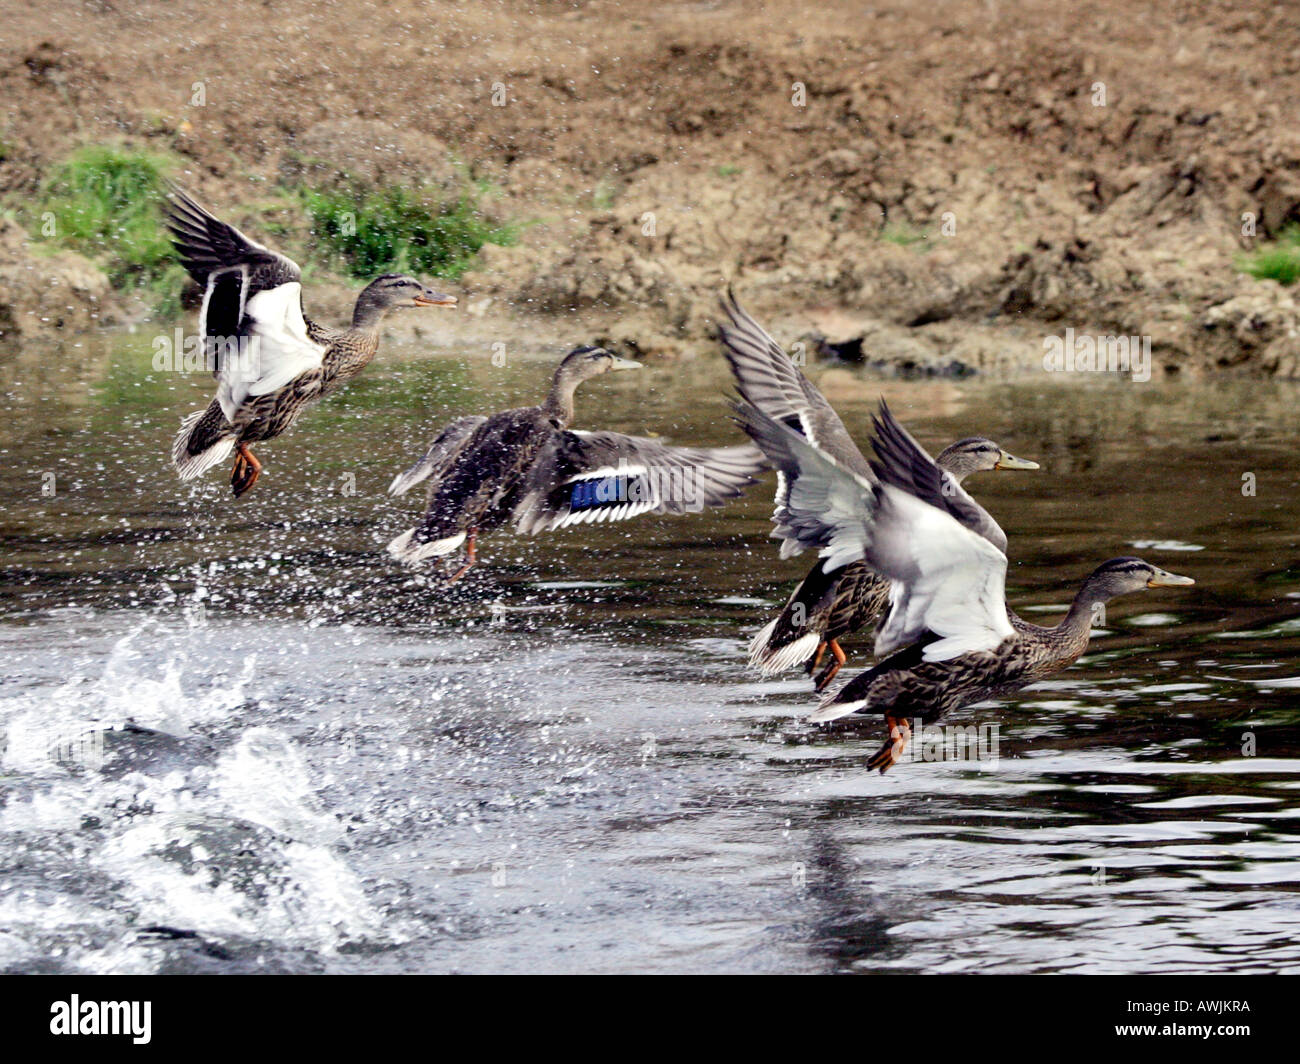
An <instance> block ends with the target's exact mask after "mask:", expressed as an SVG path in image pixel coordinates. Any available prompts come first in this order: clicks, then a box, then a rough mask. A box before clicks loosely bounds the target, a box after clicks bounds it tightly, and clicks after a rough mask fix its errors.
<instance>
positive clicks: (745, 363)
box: [718, 290, 868, 475]
mask: <svg viewBox="0 0 1300 1064" xmlns="http://www.w3.org/2000/svg"><path fill="white" fill-rule="evenodd" d="M722 310H723V313H724V314H726V315H727V319H728V320H727V321H726V322H723V323H720V324H719V326H718V336H719V339H721V341H722V346H723V352H722V353H723V355H725V356H726V359H727V361H728V362H729V363H730V364H731V370H732V373H733V374H735V377H736V386H737V387H738V388H739V389H740V394H741V396H742V397H743V398H744V400H745V401H746V402H747V403H749V404H750V405H751V406H756V407H758V408H759V409H760V410H762V411H763V412H764V413H766V414H767V415H768V416H769V417H773V418H776V420H778V421H782V422H784V423H785V424H786V425H787V426H788V427H789V428H792V429H794V430H795V431H796V432H798V433H800V434H801V435H803V436H804V437H805V438H806V439H807V440H809V441H810V442H811V443H812V444H813V445H814V446H816V447H820V448H821V449H822V450H823V451H825V452H826V453H827V454H829V455H830V456H831V457H832V458H834V459H835V461H837V462H838V463H839V464H840V465H843V466H846V467H847V468H849V469H851V470H853V471H854V472H855V473H862V474H864V475H866V474H867V473H868V463H867V460H866V458H864V457H863V455H862V452H861V451H860V450H859V449H858V445H857V444H856V443H854V442H853V437H852V436H850V435H849V432H848V429H846V428H845V427H844V422H842V421H841V420H840V417H839V415H838V414H837V413H835V410H834V409H833V408H832V407H831V404H830V403H829V402H827V400H826V397H825V396H824V395H822V393H821V392H820V391H818V390H817V388H816V387H815V386H814V385H813V383H812V382H811V381H810V380H809V379H808V378H807V377H805V376H804V375H803V373H802V372H801V371H800V369H799V367H798V366H796V365H795V364H794V362H793V360H792V359H791V358H790V356H789V355H788V354H786V353H785V351H784V350H783V349H782V347H781V345H780V344H778V343H777V342H776V341H775V340H774V339H772V337H771V336H770V335H769V334H768V333H767V331H766V330H765V329H764V328H763V327H762V326H761V325H759V324H758V322H756V321H755V320H754V319H753V318H752V317H750V315H749V314H748V313H747V312H746V311H745V310H743V309H742V308H741V306H740V304H739V303H738V302H736V297H735V295H734V294H733V293H732V292H731V291H730V290H728V292H727V295H726V297H725V298H723V300H722Z"/></svg>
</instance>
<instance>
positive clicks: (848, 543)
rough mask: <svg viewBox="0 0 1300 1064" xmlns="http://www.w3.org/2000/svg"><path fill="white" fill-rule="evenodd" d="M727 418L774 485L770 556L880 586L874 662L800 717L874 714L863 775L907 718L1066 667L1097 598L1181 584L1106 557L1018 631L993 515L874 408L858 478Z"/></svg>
mask: <svg viewBox="0 0 1300 1064" xmlns="http://www.w3.org/2000/svg"><path fill="white" fill-rule="evenodd" d="M786 401H787V402H789V403H790V404H793V405H794V406H795V407H796V408H797V411H798V413H800V414H802V415H803V416H807V414H808V411H807V401H806V399H801V398H800V397H799V396H798V395H795V394H793V393H790V392H788V391H787V396H786ZM774 405H775V404H774ZM735 410H736V415H737V418H738V420H739V421H740V423H741V425H742V426H743V427H744V428H745V430H746V431H747V432H748V433H749V434H750V436H751V437H752V438H753V439H754V440H755V441H756V442H757V443H758V444H759V446H760V447H761V448H762V449H763V451H764V453H765V454H767V456H768V458H769V459H771V461H772V462H773V464H775V465H776V467H777V468H778V470H779V471H780V475H781V476H782V478H783V481H784V490H783V492H782V494H781V496H780V497H779V498H778V505H777V509H776V513H775V515H774V517H773V521H774V523H775V525H776V532H775V534H776V535H777V536H778V537H779V538H780V539H781V540H782V549H783V550H788V551H790V552H797V551H799V550H803V549H805V548H809V547H812V548H816V549H817V550H818V551H819V552H820V554H821V557H822V560H823V561H824V562H825V563H826V566H827V568H828V569H834V568H836V567H838V566H842V565H846V564H848V563H850V562H853V561H857V560H863V561H865V562H866V563H867V564H868V565H870V566H871V568H872V569H874V570H876V571H877V572H878V573H880V574H881V575H882V576H884V577H885V578H886V579H888V580H889V581H890V582H891V585H892V594H891V603H890V606H889V612H888V614H887V615H886V618H885V620H884V623H883V624H882V625H881V626H880V628H879V629H878V631H877V635H876V647H875V649H876V654H877V656H878V657H879V658H880V659H881V660H880V661H879V662H878V663H877V664H876V665H875V666H874V667H873V668H871V669H868V670H867V671H865V672H863V673H861V674H859V675H858V676H856V677H854V678H853V679H852V680H850V681H849V682H848V683H847V684H845V685H844V686H843V687H842V688H840V690H839V691H837V692H835V693H834V694H832V695H830V696H829V697H827V698H826V699H825V700H824V701H823V702H822V704H821V706H820V708H819V709H818V710H817V711H816V712H815V713H813V714H812V716H811V717H809V718H808V719H809V720H810V721H831V720H837V719H840V718H843V717H849V716H858V717H860V716H870V715H879V716H882V717H883V718H884V721H885V725H886V727H887V729H888V731H889V738H888V739H887V740H886V741H885V743H884V745H883V746H881V748H880V749H879V750H878V751H877V752H876V753H875V754H874V755H873V756H872V757H871V759H870V760H869V761H868V762H867V764H868V766H869V767H870V768H877V769H879V770H880V771H881V772H884V771H886V770H887V769H888V768H889V767H890V766H891V765H893V764H895V763H896V762H897V761H898V759H899V758H900V757H901V755H902V753H903V751H904V749H905V748H906V746H907V743H908V740H909V739H910V736H911V721H912V720H913V719H919V720H922V721H926V722H934V721H937V720H939V719H940V718H941V717H943V716H944V715H945V714H946V713H950V712H952V711H953V710H956V709H960V708H962V707H964V706H968V705H971V704H973V703H975V702H980V701H983V700H985V699H988V698H994V697H998V696H1001V695H1004V694H1009V693H1011V692H1014V691H1017V690H1019V689H1020V688H1022V687H1024V686H1025V685H1026V684H1030V683H1033V682H1035V681H1037V680H1040V679H1042V678H1044V677H1046V676H1050V675H1051V674H1053V673H1055V672H1059V671H1060V670H1061V669H1064V668H1065V667H1066V666H1068V665H1070V664H1071V663H1072V662H1074V661H1075V660H1076V659H1077V658H1078V657H1079V656H1080V655H1081V654H1082V653H1083V651H1084V650H1085V649H1086V647H1087V645H1088V638H1089V636H1090V634H1091V630H1092V616H1093V608H1094V606H1096V605H1097V604H1098V603H1105V602H1107V601H1109V600H1110V599H1112V598H1115V597H1116V596H1118V595H1124V594H1128V593H1130V592H1134V591H1141V590H1144V589H1146V588H1162V587H1183V586H1186V585H1189V584H1192V583H1194V581H1193V580H1192V579H1191V578H1190V577H1186V576H1176V575H1175V574H1173V573H1169V572H1166V571H1165V570H1163V569H1161V568H1159V567H1157V566H1155V565H1152V564H1151V563H1150V562H1146V561H1143V560H1142V559H1141V558H1132V557H1125V558H1112V559H1111V560H1110V561H1108V562H1104V563H1103V564H1101V565H1099V566H1098V567H1097V568H1096V569H1094V570H1093V572H1092V573H1091V574H1090V575H1089V576H1088V578H1087V579H1086V580H1085V581H1084V582H1083V586H1082V587H1081V588H1080V589H1079V591H1078V593H1077V594H1076V595H1075V597H1074V601H1073V603H1072V604H1071V606H1070V608H1069V610H1068V612H1067V613H1066V615H1065V617H1064V618H1063V619H1062V620H1061V622H1060V623H1059V624H1057V625H1054V626H1051V627H1040V626H1039V625H1035V624H1030V623H1028V622H1027V621H1024V620H1022V619H1021V618H1020V617H1018V616H1017V615H1016V614H1015V613H1013V612H1012V611H1011V610H1010V609H1008V607H1007V603H1006V574H1007V556H1006V553H1005V543H1006V537H1005V536H1001V537H1000V538H1001V544H1002V545H999V544H998V543H997V542H995V539H994V538H993V537H991V536H990V535H989V533H990V531H991V530H992V529H993V528H996V527H997V526H996V524H995V523H994V522H993V519H992V518H991V517H990V516H989V515H988V513H987V512H986V511H985V510H984V509H983V508H982V507H981V506H980V505H979V504H978V503H976V502H975V501H974V500H973V499H972V498H971V497H970V496H969V495H967V494H966V493H965V492H964V491H963V490H962V489H961V488H960V487H959V486H955V485H953V484H951V482H950V481H949V480H948V479H947V478H946V475H945V473H944V472H943V470H941V469H940V468H939V467H938V465H937V464H936V463H935V462H934V460H933V459H932V458H931V457H930V456H929V455H928V454H926V452H925V450H924V449H923V448H922V447H921V446H920V444H918V443H917V442H916V441H915V440H914V439H912V437H911V436H910V435H909V434H908V433H907V431H906V430H905V429H904V428H903V427H902V426H901V425H900V424H899V423H898V422H897V421H896V420H895V419H894V417H893V415H892V414H891V413H890V411H889V408H888V407H887V406H886V405H885V404H884V403H883V402H882V403H881V406H880V413H879V415H878V416H877V417H876V418H875V419H874V421H873V424H874V429H875V438H874V440H873V444H872V446H873V450H874V452H875V458H874V459H873V460H872V461H871V462H870V463H869V468H868V469H867V470H865V471H861V470H857V469H852V468H850V467H849V466H848V465H847V464H846V463H843V462H841V461H839V460H838V459H837V458H835V457H834V456H832V455H831V454H829V453H828V452H827V451H826V450H825V449H824V448H823V447H822V446H819V445H818V444H817V443H816V442H815V441H814V440H811V439H809V438H808V436H806V435H805V434H803V433H801V432H799V431H796V430H795V429H793V428H791V427H790V425H789V424H787V423H786V421H785V420H783V419H781V418H779V417H778V416H773V414H772V413H771V412H770V411H768V410H763V409H760V408H759V407H757V406H755V405H753V404H752V403H749V402H746V401H745V400H743V399H741V400H738V401H737V402H736V404H735ZM998 532H999V533H1000V532H1001V530H1000V529H999V530H998Z"/></svg>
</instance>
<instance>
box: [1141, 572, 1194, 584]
mask: <svg viewBox="0 0 1300 1064" xmlns="http://www.w3.org/2000/svg"><path fill="white" fill-rule="evenodd" d="M1194 583H1196V581H1195V580H1193V579H1192V578H1191V577H1190V576H1177V575H1175V574H1174V573H1167V572H1165V571H1164V570H1163V569H1157V570H1156V571H1155V575H1154V576H1152V577H1151V578H1150V579H1149V580H1148V581H1147V587H1187V585H1188V584H1194Z"/></svg>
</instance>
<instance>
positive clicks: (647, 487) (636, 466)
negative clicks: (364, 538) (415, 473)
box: [514, 431, 767, 533]
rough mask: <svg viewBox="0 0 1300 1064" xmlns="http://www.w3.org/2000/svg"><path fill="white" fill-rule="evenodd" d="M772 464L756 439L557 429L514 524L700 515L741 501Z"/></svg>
mask: <svg viewBox="0 0 1300 1064" xmlns="http://www.w3.org/2000/svg"><path fill="white" fill-rule="evenodd" d="M766 468H767V462H766V461H765V460H764V458H763V453H762V452H761V451H760V450H759V449H758V448H757V447H754V446H752V445H749V444H744V445H741V446H739V447H670V446H668V445H666V444H663V443H660V442H659V441H658V440H651V439H646V438H644V437H641V436H624V435H622V434H620V433H617V432H572V431H564V432H557V433H555V435H554V437H553V438H552V439H551V440H550V441H549V442H548V443H547V445H546V446H545V447H543V448H542V450H541V451H540V452H539V454H538V456H537V458H536V460H535V461H534V462H533V464H532V466H531V467H530V468H529V470H528V472H527V474H526V476H525V480H524V486H523V491H522V493H521V497H520V501H519V503H518V505H517V506H516V507H515V511H514V522H515V530H516V531H518V532H528V533H537V532H542V531H549V530H551V529H555V528H564V527H566V526H568V525H574V524H581V523H590V522H593V521H623V520H626V519H627V518H630V517H636V516H638V515H639V514H644V513H672V514H680V513H687V512H691V513H698V512H699V511H700V510H703V509H704V507H705V506H706V505H707V506H719V505H721V504H722V503H724V502H726V501H727V500H728V499H734V498H735V497H736V496H738V495H740V494H741V493H742V492H743V491H744V490H745V488H747V487H748V486H749V485H750V484H753V483H754V478H755V477H756V476H757V475H758V474H760V473H761V472H762V471H763V470H764V469H766Z"/></svg>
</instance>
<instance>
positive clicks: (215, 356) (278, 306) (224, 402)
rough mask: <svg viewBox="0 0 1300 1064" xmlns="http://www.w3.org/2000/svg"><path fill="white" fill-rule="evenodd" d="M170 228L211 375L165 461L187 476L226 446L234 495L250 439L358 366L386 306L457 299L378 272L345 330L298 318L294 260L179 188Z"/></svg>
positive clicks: (253, 467) (252, 476)
mask: <svg viewBox="0 0 1300 1064" xmlns="http://www.w3.org/2000/svg"><path fill="white" fill-rule="evenodd" d="M168 228H169V229H170V230H171V233H172V241H173V243H174V244H175V246H176V252H177V254H178V256H179V257H180V260H181V263H182V264H183V265H184V266H185V269H186V270H187V271H189V274H190V276H191V277H192V278H194V280H195V281H196V282H197V283H198V285H199V286H200V287H201V288H202V289H203V304H202V308H201V310H200V311H199V333H200V335H201V336H202V337H203V340H204V351H205V355H206V356H207V357H208V358H209V359H210V360H211V364H212V367H213V376H215V377H216V379H217V394H216V397H215V398H214V399H213V400H212V402H211V403H209V404H208V406H207V408H206V409H204V410H196V411H195V412H194V413H192V414H190V415H189V416H188V417H186V418H185V419H184V420H183V421H182V422H181V430H180V433H179V434H178V435H177V436H176V440H175V442H174V443H173V444H172V464H173V466H174V467H175V469H176V472H177V474H178V475H179V476H180V478H181V479H182V480H190V479H192V478H194V477H197V476H200V475H201V474H202V473H204V472H206V471H207V470H208V469H210V468H212V466H214V465H217V464H219V463H220V462H223V461H225V460H226V458H227V457H229V455H230V454H231V452H232V451H233V452H234V453H235V464H234V467H233V468H232V469H231V471H230V486H231V488H232V489H233V490H234V494H235V497H236V498H239V496H241V495H243V494H244V493H245V492H246V491H248V490H249V489H250V488H251V487H252V486H253V485H254V483H256V481H257V478H258V475H259V474H260V473H261V471H262V463H261V462H260V461H258V460H257V458H256V457H254V455H253V452H252V451H251V450H250V449H249V444H252V443H258V442H260V441H262V440H270V439H274V438H275V437H276V436H279V435H280V434H281V433H283V432H285V431H286V430H287V429H288V428H289V427H290V426H291V425H293V423H294V422H295V421H297V419H298V416H299V415H300V414H301V413H302V412H303V410H304V409H305V408H306V407H307V406H308V405H310V404H311V403H314V402H316V401H317V400H319V399H321V398H323V397H324V396H326V395H328V394H329V393H330V392H332V391H334V390H336V389H337V388H339V387H341V386H342V385H344V384H346V383H347V382H348V381H350V380H351V379H352V378H353V377H355V376H356V375H357V374H358V373H360V372H361V371H362V370H363V369H365V368H366V366H367V365H369V364H370V361H371V359H373V358H374V357H375V353H376V352H377V351H378V349H379V326H380V323H381V322H382V321H383V319H384V316H385V315H386V314H387V313H388V312H389V311H390V310H393V309H394V308H396V307H454V306H455V305H456V297H455V296H449V295H444V294H443V293H441V292H435V291H434V290H433V289H431V288H428V287H426V286H425V285H424V284H422V283H421V282H420V281H418V280H417V279H416V278H414V277H408V276H406V275H404V274H392V273H390V274H384V275H383V276H382V277H377V278H375V280H373V281H371V282H370V284H368V285H367V286H366V287H365V288H364V289H362V291H361V294H360V295H359V296H358V297H357V302H356V306H355V308H354V309H353V312H352V324H351V326H350V327H349V328H347V329H328V328H326V327H325V326H323V325H319V324H317V323H316V322H314V321H312V320H311V319H309V318H307V317H305V316H304V315H303V312H302V271H301V270H300V269H299V268H298V264H297V263H296V262H294V261H293V260H292V259H289V258H287V257H286V256H284V255H281V254H280V253H279V252H277V251H272V250H271V249H270V248H267V247H264V246H263V245H261V244H259V243H257V242H256V241H254V240H251V239H249V238H248V237H246V236H245V235H244V234H243V233H241V232H240V231H239V230H238V229H236V228H235V227H234V226H232V225H227V224H226V223H225V222H222V221H219V220H218V219H217V218H215V217H214V216H213V215H211V214H209V213H208V211H206V210H205V209H204V208H203V207H201V206H200V205H199V204H198V203H196V202H195V201H194V200H193V199H192V198H191V197H190V196H188V195H187V194H186V193H185V192H183V191H182V190H181V189H179V188H173V189H172V190H171V193H170V195H169V218H168Z"/></svg>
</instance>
